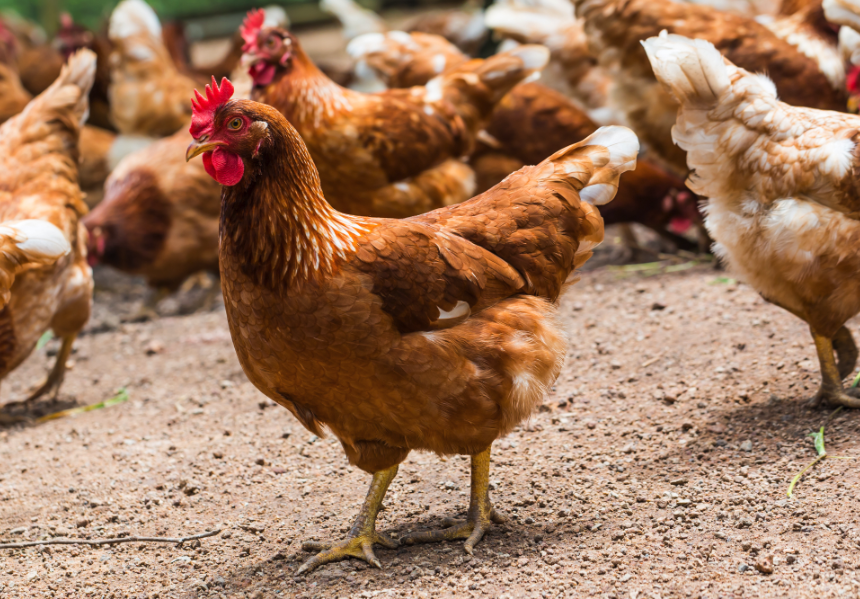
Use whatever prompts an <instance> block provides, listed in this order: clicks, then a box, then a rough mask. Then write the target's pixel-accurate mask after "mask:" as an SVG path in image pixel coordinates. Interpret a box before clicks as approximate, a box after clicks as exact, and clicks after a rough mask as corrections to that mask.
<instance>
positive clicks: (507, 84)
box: [427, 45, 549, 105]
mask: <svg viewBox="0 0 860 599" xmlns="http://www.w3.org/2000/svg"><path fill="white" fill-rule="evenodd" d="M548 61H549V50H547V49H546V48H545V47H544V46H538V45H523V46H519V47H517V48H514V49H513V50H509V51H507V52H502V53H501V54H496V55H495V56H491V57H490V58H487V59H486V60H471V61H469V62H467V63H465V64H463V65H461V66H459V67H457V68H455V69H451V70H449V71H446V72H445V73H443V74H442V75H440V76H439V77H436V78H435V79H432V80H431V81H429V82H427V91H428V94H429V95H430V96H431V97H432V96H433V94H434V92H435V93H438V94H439V96H440V97H441V96H442V95H444V96H446V97H447V96H449V94H450V95H453V96H454V98H456V97H457V96H458V95H460V94H461V93H464V92H465V94H466V96H467V97H468V99H469V101H470V102H473V103H474V102H485V103H486V102H489V103H490V104H495V103H496V102H498V101H499V100H501V99H502V97H503V96H505V94H507V93H508V92H509V91H511V89H512V88H513V87H514V86H515V85H516V84H518V83H520V82H522V81H526V80H528V78H529V77H531V76H536V75H537V74H538V73H540V71H541V70H542V69H543V68H544V67H545V66H546V64H547V62H548ZM452 92H453V94H451V93H452ZM454 98H451V97H449V99H453V100H454V103H455V105H456V104H457V100H456V99H454Z"/></svg>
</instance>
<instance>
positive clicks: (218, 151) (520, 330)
mask: <svg viewBox="0 0 860 599" xmlns="http://www.w3.org/2000/svg"><path fill="white" fill-rule="evenodd" d="M222 89H223V88H222ZM218 97H219V96H218V95H217V94H212V95H210V98H213V99H212V100H211V101H210V102H209V105H210V106H211V107H212V109H213V110H212V112H211V113H210V114H211V119H210V117H206V118H207V119H208V120H205V121H204V120H203V119H201V120H200V121H198V122H197V123H196V124H194V125H192V133H193V134H194V136H195V139H196V140H197V144H196V145H194V146H192V147H191V148H189V156H193V155H196V154H199V153H203V152H211V151H212V150H215V151H214V155H211V154H210V158H207V161H208V163H209V164H212V165H213V166H212V171H211V172H212V174H213V175H214V176H215V177H217V178H218V179H219V180H220V181H226V183H227V185H228V186H227V187H225V190H224V194H223V197H222V208H221V254H220V258H221V275H222V288H223V290H224V298H225V305H226V306H227V316H228V321H229V325H230V331H231V335H232V337H233V342H234V346H235V348H236V352H237V355H238V356H239V360H240V363H241V364H242V366H243V368H244V369H245V372H246V373H247V375H248V377H249V379H250V380H251V381H252V382H253V383H254V384H255V385H256V386H257V387H258V388H259V389H260V390H261V391H262V392H263V393H265V394H266V395H267V396H269V397H270V398H272V399H273V400H274V401H276V402H278V403H280V404H281V405H283V406H285V407H286V408H287V409H289V410H290V411H291V412H292V413H293V414H294V415H295V416H296V417H297V418H298V419H299V420H300V421H301V422H302V423H303V424H304V425H305V426H306V427H307V428H308V429H309V430H312V431H316V432H317V433H320V432H321V430H322V427H327V428H329V429H330V430H331V431H332V432H333V433H334V434H335V435H336V436H337V437H338V439H340V440H341V443H342V444H343V448H344V451H345V452H346V453H347V456H348V457H349V460H350V462H351V463H354V464H356V465H357V466H358V467H359V468H362V469H363V470H365V471H367V472H371V473H374V481H375V482H374V487H373V489H374V490H372V492H371V494H370V495H369V496H368V502H367V503H366V504H365V508H364V510H363V511H362V513H361V515H360V517H359V521H358V522H357V523H356V527H355V528H354V530H353V532H354V534H351V536H350V537H349V538H348V539H347V541H345V542H343V543H340V544H337V545H335V546H334V547H333V548H332V549H330V550H328V551H324V552H323V553H321V554H320V555H318V556H317V557H315V558H312V559H311V560H310V561H309V562H308V563H307V564H305V566H304V567H303V568H302V570H306V569H308V568H312V567H314V566H316V565H319V564H321V563H326V562H327V561H333V560H335V559H342V558H343V557H345V556H346V555H356V556H361V555H362V553H361V552H362V551H363V552H364V553H363V555H364V557H366V558H367V559H368V560H369V561H371V562H372V563H377V564H378V562H377V561H376V559H375V557H373V554H372V550H370V545H371V544H372V543H373V542H385V543H388V541H379V538H380V537H379V535H378V534H377V533H376V532H375V529H374V523H373V520H374V519H375V513H376V510H378V507H379V503H380V502H381V500H382V495H384V491H385V487H387V485H388V483H389V482H390V480H391V479H392V478H393V476H394V473H396V468H397V465H398V464H399V463H400V462H401V461H402V460H403V459H404V458H405V457H406V455H407V454H408V453H409V452H410V451H412V450H428V451H434V452H437V453H440V454H451V453H464V454H470V455H473V456H475V457H474V458H473V465H475V464H478V466H479V467H480V469H481V470H480V472H479V473H478V474H479V475H480V476H479V478H480V479H481V480H485V475H486V474H487V471H485V470H484V469H485V468H488V467H489V461H488V455H489V447H490V445H491V444H492V442H493V441H494V440H495V439H496V438H498V437H499V436H500V435H503V434H505V433H506V432H508V431H510V430H511V429H512V427H513V426H515V425H516V424H517V423H518V422H520V421H522V420H523V419H524V418H526V417H527V416H528V415H529V414H530V413H531V412H532V411H533V410H534V409H535V408H536V407H537V405H538V404H539V403H540V401H541V398H542V396H543V393H544V391H545V390H546V388H547V386H548V385H550V384H551V383H552V381H553V380H554V379H555V377H556V376H557V375H558V372H559V369H560V367H561V364H562V361H563V357H564V351H565V342H564V339H563V334H562V331H561V329H560V327H559V324H558V322H557V319H556V309H555V305H554V304H555V301H556V300H557V299H558V297H559V294H560V293H561V291H562V289H563V286H564V284H565V282H566V281H567V279H568V277H569V275H570V274H571V273H572V272H573V270H574V269H575V268H576V267H578V266H580V265H582V264H583V263H584V262H585V260H587V258H588V257H589V256H590V255H591V250H592V248H593V247H594V245H596V244H597V243H599V242H600V241H601V240H602V236H603V225H602V221H601V219H600V216H599V213H598V212H597V210H596V209H595V208H593V207H592V206H591V205H590V204H588V203H587V202H586V201H585V200H591V201H594V202H595V203H605V202H607V201H609V200H610V199H611V198H612V196H613V195H614V193H615V189H616V188H617V182H618V176H619V175H620V174H621V173H622V172H623V171H625V170H629V169H630V168H632V166H633V165H634V164H635V157H636V153H637V150H638V144H637V142H636V140H635V136H633V135H632V134H631V133H630V132H629V131H628V130H626V129H615V130H607V131H603V132H602V133H598V134H597V135H595V136H594V137H593V139H591V140H586V141H585V142H583V143H582V144H580V145H579V146H573V147H570V148H566V149H564V150H562V151H560V152H558V153H557V154H556V155H554V156H553V157H551V158H550V159H548V160H547V161H545V162H543V163H541V164H540V165H538V166H535V167H530V168H527V169H523V170H521V171H519V172H517V173H514V174H513V175H511V176H510V177H509V178H508V179H506V180H505V181H504V182H503V183H502V184H500V185H499V186H498V187H496V188H494V189H492V190H490V191H488V192H486V193H485V194H482V195H481V196H478V197H476V198H474V199H472V200H470V201H468V202H465V203H463V204H460V205H457V206H451V207H446V208H441V209H439V210H436V211H434V212H430V213H428V214H425V215H421V216H417V217H413V218H409V219H405V220H385V219H371V218H363V217H353V216H348V215H345V214H342V213H339V212H337V211H336V210H334V209H333V208H332V207H331V206H330V205H329V204H328V203H327V202H326V201H325V199H324V197H323V193H322V188H321V186H320V182H319V177H318V175H317V172H316V169H315V168H314V166H313V162H312V160H311V157H310V154H309V153H308V151H307V149H306V148H305V145H304V144H303V143H302V141H301V138H300V137H299V135H298V133H297V132H296V131H295V130H294V129H293V128H292V127H291V126H290V125H289V123H288V122H287V121H286V120H285V119H284V118H283V117H282V116H281V115H280V114H279V113H277V112H276V111H274V110H273V109H271V108H269V107H267V106H264V105H260V104H256V103H251V102H247V101H233V102H229V103H226V104H221V105H219V106H217V107H216V104H218V102H219V100H218ZM221 97H222V99H223V96H221ZM227 97H229V96H227ZM206 110H208V109H206ZM201 112H205V111H203V109H202V108H201ZM240 121H241V123H242V125H241V127H240V128H239V129H238V130H237V131H239V133H237V134H236V135H237V136H236V137H234V136H233V135H231V134H230V133H229V131H226V130H224V129H223V128H222V127H223V123H225V122H228V123H230V127H231V128H232V127H233V124H238V123H240ZM237 126H238V125H237ZM588 143H594V144H596V145H594V146H589V145H588ZM601 143H602V144H604V145H605V146H608V148H609V149H607V147H601V146H600V144H601ZM222 158H223V160H222ZM581 198H582V199H581ZM478 466H476V467H478ZM474 475H475V474H474V473H473V476H474ZM485 482H486V481H485ZM380 491H381V493H380ZM491 514H492V509H491V508H490V506H489V498H488V496H487V491H486V487H483V488H473V497H472V508H470V518H469V523H468V524H467V525H464V527H461V528H458V529H456V530H449V531H448V532H445V533H439V534H437V535H433V534H431V535H429V536H420V535H419V536H417V537H415V538H414V539H413V540H416V541H417V540H438V539H441V538H454V537H455V536H463V537H467V536H468V537H470V539H469V541H468V542H467V550H468V551H471V547H472V546H473V545H474V544H475V543H476V542H477V541H478V540H480V537H481V534H483V531H484V530H485V529H486V527H487V526H489V522H490V518H491Z"/></svg>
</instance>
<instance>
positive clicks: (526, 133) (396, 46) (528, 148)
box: [350, 31, 706, 251]
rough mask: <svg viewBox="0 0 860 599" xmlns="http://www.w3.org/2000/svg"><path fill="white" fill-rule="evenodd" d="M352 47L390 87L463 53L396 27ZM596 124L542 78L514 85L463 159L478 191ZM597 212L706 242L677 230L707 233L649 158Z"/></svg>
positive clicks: (682, 240) (426, 75)
mask: <svg viewBox="0 0 860 599" xmlns="http://www.w3.org/2000/svg"><path fill="white" fill-rule="evenodd" d="M350 51H351V53H352V55H353V56H354V57H355V58H356V59H357V60H358V62H359V63H360V64H363V65H364V66H365V67H367V68H369V69H371V70H373V71H374V72H375V73H376V74H377V75H378V76H379V77H380V78H381V79H382V80H383V81H384V82H385V83H386V84H387V85H389V86H391V87H401V86H412V85H423V84H424V83H426V82H427V81H428V80H429V79H431V78H432V77H435V76H436V75H437V74H438V73H439V71H440V69H443V68H452V67H457V66H459V65H460V64H462V63H464V62H465V61H467V60H468V58H467V57H466V56H465V55H463V54H462V53H461V52H460V51H459V50H457V48H456V47H455V46H454V45H453V44H451V43H450V42H448V41H446V40H445V39H443V38H441V37H439V36H434V35H427V34H418V33H412V34H407V33H404V32H402V31H392V32H389V33H387V34H385V35H381V34H369V35H364V36H361V37H359V38H356V39H355V40H353V42H352V43H351V44H350ZM597 128H598V127H597V125H596V124H595V123H594V122H593V121H592V120H591V119H590V118H589V117H588V115H587V114H586V113H585V112H584V111H583V110H582V109H580V108H579V107H578V106H576V105H575V104H574V103H573V102H572V101H571V100H569V99H568V98H566V97H565V96H563V95H562V94H560V93H558V92H556V91H554V90H552V89H549V88H548V87H546V86H545V85H542V84H540V83H521V84H520V85H517V86H516V87H514V89H512V90H511V91H510V92H509V93H508V94H507V95H506V96H505V97H504V98H502V100H501V101H500V102H499V103H498V104H497V105H496V107H495V109H494V110H493V115H492V118H491V120H490V122H489V123H488V124H487V127H486V128H485V130H484V131H483V134H481V135H479V143H478V144H477V148H476V151H475V152H474V153H473V154H472V156H471V157H470V158H469V164H470V165H471V166H472V169H473V170H474V171H475V176H476V184H477V188H478V191H479V192H483V191H486V190H487V189H489V188H490V187H493V186H494V185H496V184H497V183H499V182H500V181H501V180H502V179H504V178H505V177H507V176H508V175H509V174H510V173H512V172H513V171H515V170H517V169H519V168H521V167H522V166H524V165H526V164H537V163H538V162H541V161H542V160H544V159H545V158H547V157H548V156H551V155H552V154H553V153H555V152H556V151H558V150H559V149H560V148H563V147H565V146H568V145H570V144H572V143H575V142H578V141H581V140H583V139H585V138H586V137H588V136H589V135H591V134H592V133H594V132H595V131H597ZM601 216H603V220H604V222H605V223H606V224H607V225H611V224H621V223H633V222H635V223H640V224H643V225H645V226H647V227H649V228H651V229H653V230H654V231H656V232H657V233H658V234H659V235H661V237H663V238H665V239H667V240H668V241H669V242H670V243H671V244H672V245H674V246H676V247H678V248H680V249H685V250H691V251H694V250H704V249H705V248H706V245H705V243H703V242H700V243H698V244H697V243H693V242H691V241H690V240H688V239H687V238H686V237H683V234H684V233H686V232H687V231H688V230H689V229H690V227H691V226H694V227H696V230H697V232H698V233H700V238H701V239H706V235H705V234H704V231H703V229H702V218H701V215H700V214H699V210H698V205H697V201H696V198H695V196H694V195H693V194H692V193H690V191H689V190H687V188H686V186H685V185H684V180H683V179H682V178H681V177H679V176H677V175H675V174H673V173H672V172H670V171H668V170H667V169H665V168H662V167H660V166H658V165H656V164H654V163H653V162H652V161H648V160H639V161H638V163H637V165H636V169H635V170H634V171H632V172H630V173H628V174H627V175H626V176H625V177H624V179H623V180H622V181H621V183H620V185H619V187H618V194H617V195H616V197H615V200H613V202H612V203H611V204H609V205H607V206H606V207H605V208H603V209H602V210H601ZM625 241H629V242H633V243H632V244H631V245H632V247H631V248H630V249H631V251H636V250H639V249H641V248H639V247H638V243H635V234H634V233H633V232H632V230H631V231H629V235H627V236H626V237H625ZM700 245H701V246H702V247H699V246H700Z"/></svg>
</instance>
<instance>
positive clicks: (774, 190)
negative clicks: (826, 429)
mask: <svg viewBox="0 0 860 599" xmlns="http://www.w3.org/2000/svg"><path fill="white" fill-rule="evenodd" d="M643 45H644V46H645V50H646V52H647V53H648V58H649V59H650V60H651V64H652V65H653V67H654V72H655V73H656V75H657V78H658V79H659V80H660V81H661V82H662V83H663V84H664V85H665V86H666V87H667V88H668V89H669V90H670V91H671V93H672V94H673V95H674V96H675V98H676V99H677V100H678V102H679V103H680V104H681V106H680V109H679V111H678V120H677V123H676V125H675V127H674V129H673V136H674V139H675V142H676V143H677V144H678V145H679V146H680V147H681V148H683V149H684V150H686V151H687V162H688V165H689V167H690V168H691V169H692V170H693V173H692V174H691V175H690V181H689V183H688V185H689V187H690V189H692V190H693V191H694V192H696V193H697V194H699V195H700V196H702V197H707V198H709V202H708V206H707V209H706V220H705V225H706V227H707V228H708V231H709V232H710V234H711V235H712V237H713V238H714V239H715V240H716V242H717V243H716V245H715V251H716V253H717V254H718V255H720V256H721V257H722V258H724V259H725V260H727V261H728V263H729V265H730V266H731V268H732V269H733V270H734V271H736V272H737V273H738V274H739V275H740V276H741V277H743V279H745V280H746V281H747V282H748V283H749V284H750V285H752V286H753V287H754V288H755V289H756V290H757V291H758V292H759V293H761V294H762V296H763V297H765V298H766V299H767V300H769V301H771V302H773V303H774V304H776V305H778V306H781V307H783V308H785V309H786V310H788V311H789V312H791V313H792V314H795V315H796V316H798V317H799V318H801V319H803V320H805V321H806V322H807V323H808V324H809V326H810V329H811V332H812V335H813V338H814V339H815V345H816V348H817V350H818V356H819V359H820V361H821V371H822V379H823V380H822V386H821V390H820V391H819V393H818V395H817V396H816V398H817V399H818V400H819V401H828V402H832V403H836V404H841V405H846V406H852V407H860V400H858V399H855V398H853V397H850V396H849V395H848V393H846V391H845V390H844V389H843V386H842V379H843V378H844V377H845V376H847V375H848V374H850V373H851V372H852V371H853V369H854V365H855V362H856V358H857V349H856V346H855V344H854V341H853V339H852V338H851V333H850V332H849V331H848V329H847V328H845V326H844V324H845V322H846V321H847V320H848V319H849V318H851V317H852V316H854V315H855V314H857V313H858V312H860V277H858V276H857V275H858V273H860V251H858V250H860V187H858V184H857V176H856V173H857V169H858V168H860V158H858V156H860V151H858V147H857V141H858V139H860V134H858V131H860V117H858V116H853V115H849V114H843V113H838V112H828V111H822V110H814V109H810V108H797V107H794V106H790V105H788V104H784V103H782V102H780V101H779V100H777V97H776V89H775V87H774V85H773V83H772V82H771V81H770V80H769V79H768V78H767V77H765V76H763V75H754V74H751V73H749V72H747V71H745V70H743V69H740V68H738V67H736V66H735V65H733V64H732V63H730V62H729V61H728V60H724V59H723V57H722V56H721V55H720V53H719V52H718V51H717V50H716V49H715V48H714V46H713V45H712V44H710V43H708V42H705V41H702V40H691V39H688V38H685V37H681V36H677V35H667V34H665V32H664V34H663V35H661V36H660V37H652V38H650V39H648V40H647V41H645V42H643ZM834 349H835V350H836V352H837V353H838V356H839V363H838V365H837V363H836V360H835V359H834V356H833V351H834Z"/></svg>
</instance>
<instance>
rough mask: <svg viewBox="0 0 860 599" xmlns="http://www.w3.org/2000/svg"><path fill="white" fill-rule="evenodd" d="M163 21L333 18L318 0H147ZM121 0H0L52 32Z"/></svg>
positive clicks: (104, 13)
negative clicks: (279, 9) (278, 12)
mask: <svg viewBox="0 0 860 599" xmlns="http://www.w3.org/2000/svg"><path fill="white" fill-rule="evenodd" d="M147 2H148V3H149V4H150V5H151V6H152V7H153V8H154V9H155V12H157V13H158V16H159V17H160V18H161V20H162V21H168V20H172V19H182V20H196V21H200V22H203V23H207V25H208V26H207V27H206V29H207V30H209V29H212V31H207V34H208V35H218V34H220V32H219V31H218V30H219V29H221V27H219V26H218V21H219V20H221V19H220V18H225V17H226V19H227V21H229V23H230V24H231V25H230V26H231V27H234V26H235V23H234V21H235V20H236V18H238V17H239V15H241V14H242V13H244V12H246V11H248V10H250V9H251V8H257V7H263V6H271V5H273V4H277V5H279V6H283V7H284V8H285V9H287V12H288V14H289V15H290V20H291V21H292V22H293V23H294V24H298V25H300V24H303V23H311V22H316V21H320V20H322V19H327V18H330V17H329V16H327V15H324V13H323V12H322V11H321V10H320V9H319V6H318V2H317V0H256V1H255V0H147ZM118 3H119V0H0V11H8V10H14V11H15V12H17V13H18V14H20V15H21V16H23V17H25V18H27V19H31V20H33V21H36V22H38V23H39V24H40V25H42V27H44V28H45V30H46V31H47V32H48V33H49V34H51V33H53V32H54V31H56V29H57V23H58V21H59V15H60V13H61V12H64V11H65V12H69V13H70V14H71V15H72V17H73V18H74V20H75V21H76V22H79V23H81V24H82V25H85V26H87V27H89V28H91V29H98V28H99V27H100V26H101V25H102V24H103V23H104V22H105V21H106V20H107V18H108V17H109V16H110V13H111V10H112V9H113V7H114V6H116V5H117V4H118ZM359 3H360V4H363V5H365V6H368V7H371V8H377V7H378V6H379V4H380V2H379V1H378V0H367V1H362V0H359Z"/></svg>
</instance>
